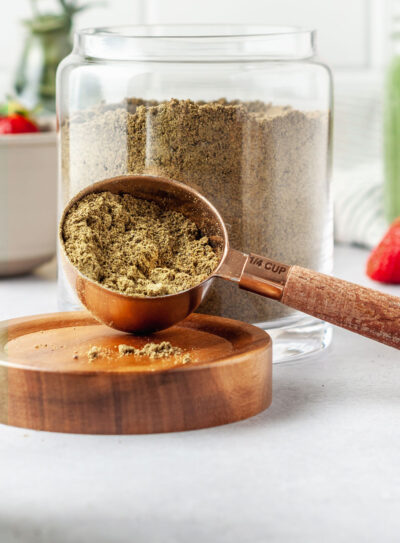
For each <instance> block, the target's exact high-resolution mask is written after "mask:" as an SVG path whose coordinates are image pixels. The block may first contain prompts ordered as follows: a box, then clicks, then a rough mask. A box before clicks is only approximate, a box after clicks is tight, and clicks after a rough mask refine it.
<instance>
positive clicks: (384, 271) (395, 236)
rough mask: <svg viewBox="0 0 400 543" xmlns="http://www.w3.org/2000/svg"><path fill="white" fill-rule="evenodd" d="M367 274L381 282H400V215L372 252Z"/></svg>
mask: <svg viewBox="0 0 400 543" xmlns="http://www.w3.org/2000/svg"><path fill="white" fill-rule="evenodd" d="M367 275H368V277H371V279H375V280H376V281H380V282H381V283H400V217H399V218H398V219H396V220H395V221H394V222H393V223H392V224H391V226H390V228H389V230H388V231H387V232H386V234H385V236H384V237H383V239H382V241H381V242H380V244H379V245H378V246H377V247H375V249H374V250H373V251H372V253H371V254H370V256H369V258H368V262H367Z"/></svg>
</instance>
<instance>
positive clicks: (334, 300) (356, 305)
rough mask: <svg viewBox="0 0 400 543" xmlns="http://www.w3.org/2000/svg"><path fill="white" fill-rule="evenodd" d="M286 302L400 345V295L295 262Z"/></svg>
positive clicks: (370, 335) (284, 293)
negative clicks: (351, 281) (309, 268)
mask: <svg viewBox="0 0 400 543" xmlns="http://www.w3.org/2000/svg"><path fill="white" fill-rule="evenodd" d="M282 303H284V304H285V305H288V306H289V307H292V308H294V309H298V310H299V311H302V312H303V313H307V314H309V315H313V316H314V317H317V318H319V319H322V320H324V321H327V322H330V323H332V324H336V325H337V326H341V327H342V328H346V329H347V330H351V331H352V332H356V333H357V334H361V335H363V336H366V337H369V338H371V339H374V340H376V341H380V342H381V343H385V344H386V345H389V346H391V347H395V348H396V349H400V298H397V297H396V296H391V295H389V294H385V293H383V292H378V291H377V290H373V289H368V288H365V287H362V286H360V285H356V284H354V283H349V282H348V281H344V280H342V279H337V278H335V277H331V276H328V275H324V274H322V273H318V272H314V271H311V270H307V269H305V268H301V267H300V266H292V268H291V269H290V272H289V275H288V278H287V283H286V286H285V289H284V292H283V296H282Z"/></svg>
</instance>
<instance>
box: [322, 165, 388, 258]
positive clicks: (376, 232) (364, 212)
mask: <svg viewBox="0 0 400 543" xmlns="http://www.w3.org/2000/svg"><path fill="white" fill-rule="evenodd" d="M382 179H383V168H382V163H381V162H373V163H371V164H363V165H359V166H357V167H354V168H351V169H346V170H342V171H341V170H337V169H336V170H335V172H334V175H333V179H332V191H333V200H334V218H335V241H337V242H341V243H353V244H357V245H362V246H365V247H374V246H375V245H377V243H379V241H380V240H381V239H382V236H383V235H384V233H385V232H386V230H387V227H388V224H387V222H386V220H385V218H384V212H383V183H382Z"/></svg>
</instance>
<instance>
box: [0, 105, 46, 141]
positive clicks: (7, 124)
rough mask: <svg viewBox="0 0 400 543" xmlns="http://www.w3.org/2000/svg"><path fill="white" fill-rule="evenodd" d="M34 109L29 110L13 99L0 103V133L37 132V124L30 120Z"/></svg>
mask: <svg viewBox="0 0 400 543" xmlns="http://www.w3.org/2000/svg"><path fill="white" fill-rule="evenodd" d="M35 111H37V110H34V111H29V109H26V107H24V106H23V105H21V104H20V103H19V102H17V101H16V100H13V99H8V101H7V102H6V103H4V104H0V135H1V134H26V133H32V132H39V127H38V125H37V124H36V123H35V122H34V121H33V120H32V115H34V113H35Z"/></svg>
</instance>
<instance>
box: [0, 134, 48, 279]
mask: <svg viewBox="0 0 400 543" xmlns="http://www.w3.org/2000/svg"><path fill="white" fill-rule="evenodd" d="M56 229H57V135H56V133H55V132H54V131H51V132H40V133H36V134H12V135H0V276H4V275H14V274H19V273H26V272H29V271H31V270H32V269H34V268H35V267H36V266H39V265H40V264H42V263H43V262H46V261H47V260H49V259H51V258H52V256H53V255H54V253H55V249H56Z"/></svg>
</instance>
